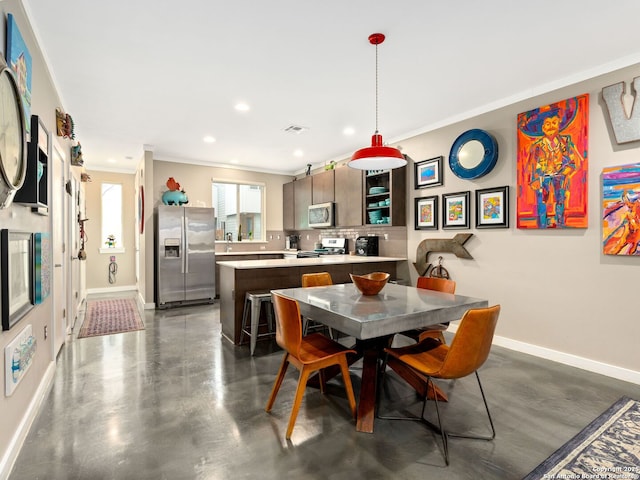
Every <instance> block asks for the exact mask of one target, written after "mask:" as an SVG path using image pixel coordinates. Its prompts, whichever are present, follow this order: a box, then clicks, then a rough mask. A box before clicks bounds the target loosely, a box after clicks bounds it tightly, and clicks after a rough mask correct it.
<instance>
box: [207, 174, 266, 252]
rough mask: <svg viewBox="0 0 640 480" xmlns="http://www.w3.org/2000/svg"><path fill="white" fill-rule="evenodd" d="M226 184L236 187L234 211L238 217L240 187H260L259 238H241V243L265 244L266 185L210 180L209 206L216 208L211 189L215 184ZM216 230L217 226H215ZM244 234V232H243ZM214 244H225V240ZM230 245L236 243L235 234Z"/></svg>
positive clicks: (252, 182) (262, 183) (247, 181)
mask: <svg viewBox="0 0 640 480" xmlns="http://www.w3.org/2000/svg"><path fill="white" fill-rule="evenodd" d="M221 183H222V184H226V185H235V186H236V211H237V212H238V215H239V214H240V186H256V187H260V192H261V195H260V217H261V219H262V222H261V223H262V228H261V229H260V233H261V238H255V236H254V238H253V239H251V240H250V239H249V238H245V237H243V239H242V240H241V242H252V243H266V242H267V229H266V226H267V185H266V183H265V182H254V181H251V180H233V179H220V178H212V179H211V206H212V207H213V208H216V204H215V203H214V199H213V189H214V185H215V184H221ZM215 215H216V224H217V221H218V211H217V208H216V211H215ZM216 228H217V225H216ZM245 234H246V232H245ZM216 243H227V241H226V240H224V239H222V240H218V239H216ZM232 243H238V237H237V234H236V235H234V236H233V239H232Z"/></svg>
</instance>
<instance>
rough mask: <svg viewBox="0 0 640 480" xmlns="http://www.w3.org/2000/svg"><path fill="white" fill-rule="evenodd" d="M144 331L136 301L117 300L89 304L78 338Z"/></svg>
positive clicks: (97, 301) (129, 299)
mask: <svg viewBox="0 0 640 480" xmlns="http://www.w3.org/2000/svg"><path fill="white" fill-rule="evenodd" d="M136 330H144V323H142V320H141V319H140V314H139V313H138V307H137V306H136V302H135V300H133V299H131V298H115V299H106V300H92V301H89V302H87V313H86V316H85V319H84V322H82V327H80V332H79V333H78V338H84V337H97V336H99V335H111V334H113V333H124V332H133V331H136Z"/></svg>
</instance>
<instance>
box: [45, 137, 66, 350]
mask: <svg viewBox="0 0 640 480" xmlns="http://www.w3.org/2000/svg"><path fill="white" fill-rule="evenodd" d="M52 153H53V155H52V157H51V158H52V159H53V162H52V167H53V169H52V170H53V171H52V172H51V185H52V188H51V212H50V217H51V239H52V242H51V243H52V247H53V255H52V258H53V279H52V280H53V285H52V289H51V290H52V294H53V325H52V330H53V331H52V332H51V333H52V335H53V342H52V345H53V352H52V354H53V358H55V357H56V356H57V355H58V352H59V351H60V349H61V348H62V345H64V343H65V340H66V338H67V334H68V333H69V332H70V325H68V322H67V316H66V311H67V308H66V302H67V299H66V294H65V292H66V291H67V289H66V288H65V286H66V285H67V279H66V268H67V267H66V265H65V263H66V262H65V260H66V258H65V257H66V256H65V248H66V245H67V231H68V230H67V229H68V226H67V221H68V220H67V198H68V197H69V196H68V195H67V194H66V191H65V184H66V181H67V174H66V169H65V158H64V154H63V153H62V150H61V149H60V147H59V146H58V145H57V143H55V142H54V143H53V152H52Z"/></svg>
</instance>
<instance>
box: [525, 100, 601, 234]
mask: <svg viewBox="0 0 640 480" xmlns="http://www.w3.org/2000/svg"><path fill="white" fill-rule="evenodd" d="M517 122H518V123H517V155H516V158H517V168H516V176H517V190H516V192H517V195H516V215H515V217H516V225H517V227H518V228H531V229H550V228H587V226H588V214H587V207H588V198H587V197H588V191H589V188H588V178H589V175H588V174H589V171H588V163H589V162H588V159H589V152H588V147H589V138H588V137H589V135H588V133H589V94H584V95H579V96H577V97H572V98H568V99H566V100H563V101H560V102H556V103H552V104H549V105H544V106H542V107H538V108H535V109H533V110H529V111H528V112H523V113H520V114H518V120H517Z"/></svg>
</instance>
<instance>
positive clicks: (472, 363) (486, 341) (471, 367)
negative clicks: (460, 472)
mask: <svg viewBox="0 0 640 480" xmlns="http://www.w3.org/2000/svg"><path fill="white" fill-rule="evenodd" d="M499 314H500V305H495V306H493V307H488V308H477V309H471V310H468V311H467V312H466V313H465V314H464V316H463V317H462V319H461V320H460V326H459V327H458V330H457V331H456V333H455V335H454V337H453V340H452V341H451V345H450V346H449V345H445V344H442V343H440V342H439V341H437V340H435V339H434V338H425V339H424V340H422V341H421V342H419V343H416V344H413V345H408V346H406V347H400V348H386V349H385V353H386V357H385V363H384V364H383V367H382V376H383V378H382V388H381V390H382V389H383V388H384V380H385V369H386V365H388V366H389V367H391V368H392V369H394V370H396V371H397V372H398V373H400V372H402V371H403V369H406V368H407V367H408V369H409V370H411V371H412V372H413V373H414V374H415V375H416V376H419V377H420V378H421V379H422V381H424V382H426V388H425V390H424V391H425V392H428V391H429V390H430V389H433V387H434V384H433V379H443V380H455V379H459V378H463V377H466V376H467V375H471V374H472V373H475V376H476V379H477V380H478V386H479V387H480V394H481V395H482V401H483V402H484V407H485V410H486V411H487V416H488V417H489V424H490V425H491V435H490V436H475V435H469V434H460V433H450V432H447V431H446V430H445V427H444V424H443V422H442V417H441V415H440V409H439V406H438V396H437V395H433V396H432V397H433V400H434V402H435V406H436V416H437V419H438V424H437V425H434V424H432V423H431V422H429V421H427V420H426V419H425V417H424V412H425V407H426V404H427V400H428V399H429V396H428V395H424V401H423V404H422V413H421V414H420V417H419V418H418V417H416V418H413V417H389V416H383V415H380V414H379V418H388V419H395V420H400V419H402V420H407V419H409V420H420V421H423V422H425V423H427V424H429V425H430V426H431V427H432V428H434V429H435V430H436V431H438V432H439V433H440V435H441V437H442V442H443V445H444V457H445V461H446V463H447V465H449V445H448V438H449V437H461V438H472V439H478V440H493V439H494V438H495V436H496V431H495V428H494V426H493V420H492V418H491V413H490V412H489V406H488V405H487V399H486V397H485V395H484V390H483V389H482V383H481V382H480V375H478V369H479V368H480V367H481V366H482V365H483V364H484V362H485V361H486V360H487V357H488V356H489V351H490V350H491V343H492V341H493V334H494V332H495V328H496V324H497V322H498V316H499ZM380 396H381V395H380V394H379V396H378V406H379V405H380ZM378 413H379V411H378Z"/></svg>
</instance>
